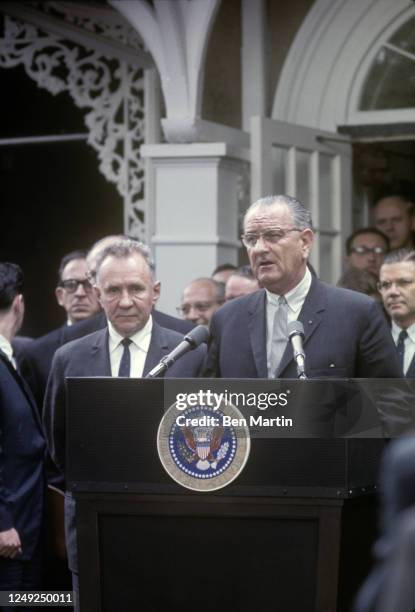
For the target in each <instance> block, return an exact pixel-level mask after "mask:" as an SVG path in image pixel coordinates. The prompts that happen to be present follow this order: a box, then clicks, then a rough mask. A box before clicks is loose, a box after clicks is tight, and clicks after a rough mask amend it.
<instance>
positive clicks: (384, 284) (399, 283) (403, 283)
mask: <svg viewBox="0 0 415 612" xmlns="http://www.w3.org/2000/svg"><path fill="white" fill-rule="evenodd" d="M414 282H415V279H413V280H409V279H408V278H398V279H396V280H394V281H390V280H388V281H379V282H378V284H377V287H378V290H379V291H381V292H382V291H388V290H389V289H390V288H391V287H392V285H395V286H396V287H398V289H405V288H406V287H409V285H412V284H413V283H414Z"/></svg>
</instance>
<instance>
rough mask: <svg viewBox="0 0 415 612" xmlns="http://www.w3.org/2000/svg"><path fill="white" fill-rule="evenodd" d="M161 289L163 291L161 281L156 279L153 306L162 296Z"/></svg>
mask: <svg viewBox="0 0 415 612" xmlns="http://www.w3.org/2000/svg"><path fill="white" fill-rule="evenodd" d="M160 291H161V283H160V281H156V282H155V283H154V285H153V306H155V305H156V303H157V301H158V299H159V297H160Z"/></svg>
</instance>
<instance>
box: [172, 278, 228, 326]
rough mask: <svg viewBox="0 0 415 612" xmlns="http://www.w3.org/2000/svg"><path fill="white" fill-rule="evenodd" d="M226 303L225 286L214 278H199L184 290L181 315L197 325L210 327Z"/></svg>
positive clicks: (180, 308)
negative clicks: (214, 315) (213, 318)
mask: <svg viewBox="0 0 415 612" xmlns="http://www.w3.org/2000/svg"><path fill="white" fill-rule="evenodd" d="M224 301H225V285H224V284H223V283H220V282H218V281H215V280H213V279H212V278H207V277H206V278H197V279H195V280H194V281H192V282H191V283H189V285H187V286H186V287H185V288H184V291H183V296H182V303H181V305H180V306H179V307H178V308H177V311H178V312H179V314H181V315H182V317H183V318H184V319H186V320H187V321H191V322H192V323H194V324H195V325H209V323H210V320H211V318H212V316H213V314H214V313H215V312H216V311H217V310H218V308H219V307H220V306H221V305H222V304H223V303H224Z"/></svg>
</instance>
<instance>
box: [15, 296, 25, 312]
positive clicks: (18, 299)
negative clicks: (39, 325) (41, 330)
mask: <svg viewBox="0 0 415 612" xmlns="http://www.w3.org/2000/svg"><path fill="white" fill-rule="evenodd" d="M12 308H13V310H14V311H15V312H24V297H23V295H22V294H21V293H19V294H18V295H15V296H14V299H13V302H12Z"/></svg>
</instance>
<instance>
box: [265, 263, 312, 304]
mask: <svg viewBox="0 0 415 612" xmlns="http://www.w3.org/2000/svg"><path fill="white" fill-rule="evenodd" d="M311 281H312V277H311V272H310V270H309V269H308V267H306V270H305V274H304V276H303V278H302V279H301V280H300V282H299V283H298V285H296V286H295V287H294V289H291V290H290V291H288V293H286V294H285V295H284V297H285V299H286V300H287V304H288V307H289V308H290V309H291V310H292V311H294V312H298V311H299V310H301V307H302V305H303V304H304V300H305V298H306V295H307V293H308V292H309V290H310V286H311ZM265 291H266V293H267V302H268V304H273V305H275V306H277V305H278V299H279V297H280V296H279V295H277V294H276V293H271V291H268V289H265Z"/></svg>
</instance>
